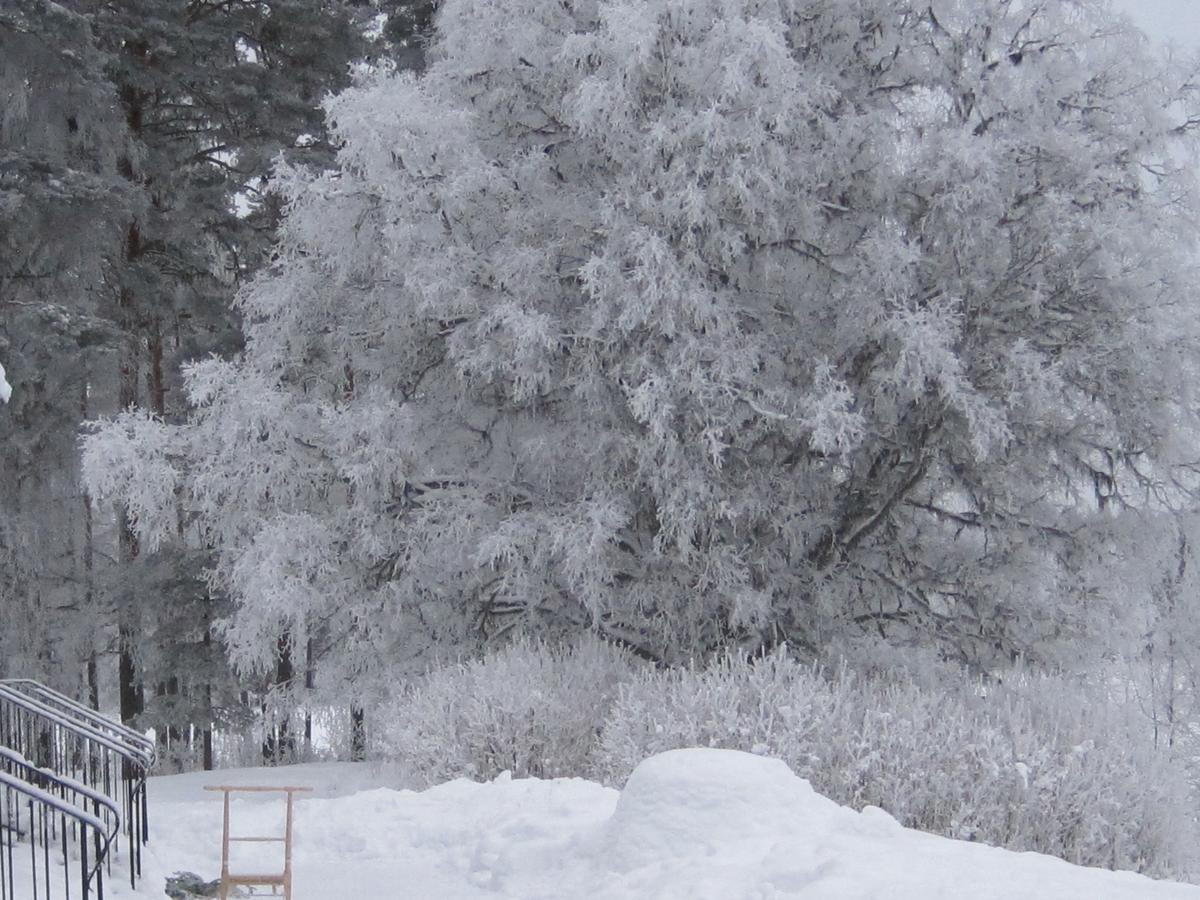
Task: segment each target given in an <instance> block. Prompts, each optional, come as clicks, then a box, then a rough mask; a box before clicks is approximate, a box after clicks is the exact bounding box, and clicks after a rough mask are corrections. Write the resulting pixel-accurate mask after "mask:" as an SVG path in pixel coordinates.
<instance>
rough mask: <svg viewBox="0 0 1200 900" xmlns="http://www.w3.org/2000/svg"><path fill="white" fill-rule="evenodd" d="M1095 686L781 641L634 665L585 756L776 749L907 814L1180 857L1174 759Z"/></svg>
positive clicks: (1111, 853)
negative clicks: (878, 660) (843, 657)
mask: <svg viewBox="0 0 1200 900" xmlns="http://www.w3.org/2000/svg"><path fill="white" fill-rule="evenodd" d="M1145 732H1146V729H1145V727H1144V725H1142V726H1141V727H1139V726H1138V724H1137V723H1136V722H1133V721H1132V720H1130V719H1128V718H1127V717H1125V716H1124V714H1123V712H1122V710H1121V709H1120V708H1119V707H1117V706H1115V705H1114V704H1113V703H1111V702H1110V701H1109V700H1108V698H1106V697H1101V696H1099V695H1098V694H1097V692H1096V691H1094V690H1092V689H1087V688H1084V687H1080V686H1077V685H1074V684H1071V683H1069V682H1066V681H1064V680H1062V679H1054V678H1049V677H1041V678H1028V679H1023V680H1018V681H1017V683H1016V684H1015V685H1014V684H1006V685H1000V686H989V689H988V690H987V691H986V692H985V691H983V690H982V689H981V687H980V686H979V684H978V683H974V684H972V683H970V682H969V681H968V680H965V679H958V680H956V681H952V682H950V683H948V684H946V685H943V686H942V689H940V690H931V689H929V688H927V687H925V688H923V687H920V686H918V685H917V684H916V683H914V682H912V681H908V680H903V679H897V678H894V677H893V678H887V677H883V676H872V677H863V676H858V675H855V674H854V673H852V672H850V671H849V670H847V669H845V668H843V669H840V670H838V671H836V672H833V673H826V672H822V671H820V670H819V669H817V668H815V667H812V666H806V665H802V664H799V663H796V662H794V661H792V660H790V659H788V658H787V657H786V656H783V655H782V654H778V655H775V656H772V657H770V658H767V659H762V660H758V661H750V660H747V659H745V658H736V657H735V658H726V659H724V660H721V661H719V662H717V663H715V664H713V665H711V666H710V667H708V668H706V669H702V670H700V669H694V668H693V669H681V670H672V671H644V672H640V673H638V674H637V675H636V676H635V677H634V678H633V679H632V680H631V681H630V682H629V683H627V684H625V685H624V686H623V687H622V689H621V692H620V698H619V699H618V701H617V702H616V703H615V704H614V706H613V707H612V709H611V710H610V712H609V717H608V721H607V724H606V726H605V728H604V731H603V733H602V736H601V748H600V751H599V754H598V758H597V766H598V771H599V773H600V774H601V775H602V777H604V778H605V779H606V780H608V781H609V782H611V783H615V784H621V783H623V782H624V779H625V778H626V777H627V776H628V774H629V772H630V771H632V769H633V767H634V766H635V765H636V764H637V763H638V762H639V761H641V760H642V759H644V758H645V757H647V756H650V755H652V754H655V753H659V752H662V751H664V750H669V749H673V748H677V747H691V746H699V747H724V748H731V749H740V750H748V751H751V752H756V753H761V754H766V755H770V756H774V757H778V758H780V759H783V760H785V761H786V762H787V763H788V764H789V765H790V766H791V767H792V769H793V770H794V771H795V772H796V773H797V774H799V775H801V776H802V777H804V778H807V779H809V780H810V781H811V782H812V783H813V786H814V787H815V788H816V789H817V790H818V791H820V792H821V793H823V794H825V795H827V796H829V797H831V798H833V799H834V800H836V801H837V802H839V803H842V804H845V805H848V806H852V807H855V808H859V809H861V808H862V807H864V806H867V805H872V806H879V807H882V808H883V809H886V810H887V811H888V812H890V813H891V814H892V815H894V816H895V817H896V818H897V819H899V820H900V821H901V823H903V824H904V825H906V826H909V827H913V828H920V829H923V830H926V831H931V832H936V833H939V834H944V835H948V836H951V837H956V838H964V839H969V840H979V841H984V842H986V843H989V844H995V845H999V846H1004V847H1009V848H1011V849H1017V850H1033V851H1037V852H1041V853H1049V854H1053V855H1055V856H1059V857H1062V858H1065V859H1067V860H1069V861H1071V862H1076V863H1080V864H1084V865H1095V866H1107V867H1111V868H1122V869H1136V870H1139V871H1142V872H1145V873H1147V874H1151V875H1157V876H1173V877H1186V876H1188V875H1189V874H1190V873H1191V871H1192V866H1191V860H1192V850H1191V848H1192V846H1194V844H1195V838H1196V836H1197V829H1196V825H1195V822H1194V820H1193V817H1192V816H1191V815H1190V813H1189V808H1190V805H1191V792H1190V790H1189V788H1188V786H1187V782H1186V778H1185V777H1184V775H1183V773H1182V771H1181V769H1180V768H1179V767H1178V766H1176V765H1174V764H1172V762H1171V761H1170V759H1169V758H1168V757H1167V756H1166V755H1165V754H1162V753H1158V752H1155V751H1154V749H1153V748H1152V747H1151V746H1150V744H1149V741H1148V738H1147V736H1146V733H1145Z"/></svg>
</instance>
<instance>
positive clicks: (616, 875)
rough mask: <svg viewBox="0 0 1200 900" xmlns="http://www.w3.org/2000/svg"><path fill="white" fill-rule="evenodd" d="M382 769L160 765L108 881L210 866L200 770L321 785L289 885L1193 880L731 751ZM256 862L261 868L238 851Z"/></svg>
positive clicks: (569, 886) (1148, 895)
mask: <svg viewBox="0 0 1200 900" xmlns="http://www.w3.org/2000/svg"><path fill="white" fill-rule="evenodd" d="M380 781H381V777H380V776H379V775H378V773H376V772H375V771H374V770H372V769H371V768H370V767H369V766H365V765H362V764H359V765H345V764H328V765H309V766H294V767H288V768H284V769H276V770H271V769H249V770H240V771H234V772H228V771H227V772H220V773H210V774H207V775H203V774H193V775H185V776H176V777H170V778H157V779H153V780H152V782H151V824H152V842H151V844H150V846H149V848H148V856H149V859H148V860H147V878H146V880H145V882H144V883H143V884H142V885H140V886H139V892H138V893H137V894H134V893H132V892H131V891H130V889H129V887H128V885H124V886H121V885H114V890H113V891H112V896H115V897H118V898H133V897H139V898H141V897H156V898H157V897H161V896H162V893H161V890H162V888H161V886H162V884H163V879H164V878H165V876H166V875H167V874H169V873H171V872H174V871H177V870H180V869H184V870H190V871H193V872H196V873H198V874H200V875H201V876H202V877H204V878H206V879H210V878H215V877H216V876H217V873H218V872H219V870H220V833H221V810H220V802H219V796H218V795H215V794H205V793H203V792H202V791H201V787H202V785H204V784H214V783H268V784H270V783H276V784H295V783H301V784H310V785H312V786H313V787H315V788H316V789H317V790H316V792H315V793H314V794H313V795H308V796H306V797H305V798H304V799H300V800H299V802H298V805H297V817H296V825H295V835H296V849H295V879H296V883H295V898H296V900H359V898H367V897H395V896H411V897H421V898H427V900H476V898H513V900H517V898H519V900H584V898H588V900H592V898H595V900H684V898H687V900H782V898H809V900H850V898H854V900H872V898H879V900H1012V898H1014V897H1020V898H1048V900H1049V898H1053V900H1200V887H1193V886H1190V885H1181V884H1171V883H1167V882H1154V881H1150V880H1149V879H1146V878H1143V877H1141V876H1138V875H1134V874H1131V873H1113V872H1107V871H1103V870H1098V869H1085V868H1081V867H1078V866H1072V865H1070V864H1068V863H1065V862H1062V861H1060V860H1055V859H1051V858H1049V857H1045V856H1038V855H1035V854H1030V853H1024V854H1022V853H1011V852H1008V851H1005V850H998V849H995V848H992V847H985V846H982V845H979V844H971V843H965V842H961V841H951V840H947V839H945V838H941V837H936V836H933V835H928V834H923V833H921V832H915V831H909V830H907V829H904V828H901V827H900V826H899V824H897V823H896V821H895V820H894V819H892V818H891V817H890V816H888V815H887V814H886V813H884V812H882V811H880V810H876V809H867V810H865V811H863V812H861V813H858V812H854V811H853V810H849V809H845V808H843V807H839V806H837V805H836V804H834V803H833V802H832V801H830V800H828V799H826V798H824V797H822V796H820V795H819V794H817V793H816V792H815V791H813V789H812V788H811V787H810V786H809V784H808V783H807V782H805V781H803V780H801V779H800V778H797V777H796V776H795V775H793V774H792V772H791V771H790V770H789V769H788V768H787V766H785V765H784V764H783V763H781V762H779V761H777V760H771V759H765V758H762V757H757V756H753V755H750V754H745V753H738V752H735V751H726V750H676V751H672V752H670V753H664V754H662V755H660V756H656V757H653V758H651V759H649V760H647V761H646V762H644V763H643V764H642V765H641V766H639V767H638V768H637V769H636V770H635V771H634V773H633V775H632V776H631V778H630V780H629V782H628V784H627V785H626V788H625V790H624V791H623V792H621V793H620V794H618V792H617V791H614V790H611V789H609V788H604V787H601V786H600V785H598V784H595V783H592V782H588V781H582V780H579V779H554V780H545V781H543V780H538V779H512V778H509V777H506V776H502V777H500V778H498V779H496V780H495V781H492V782H489V783H486V784H477V783H474V782H469V781H464V780H458V781H451V782H447V783H445V784H441V785H438V786H437V787H434V788H431V789H429V790H427V791H422V792H419V793H415V792H412V791H396V790H390V789H386V788H380V787H377V786H372V785H378V784H379V783H380ZM232 815H233V823H234V828H235V830H236V831H238V832H240V833H242V834H246V833H250V834H267V833H270V832H271V831H272V830H273V829H277V828H279V827H280V826H281V825H282V803H281V802H280V800H279V799H278V798H277V797H275V798H271V797H269V796H263V795H255V796H249V795H248V796H246V797H244V798H239V799H237V800H235V801H234V803H233V809H232ZM271 847H273V845H268V846H267V847H264V846H263V845H256V846H252V847H250V848H249V849H248V850H246V852H247V853H249V854H253V853H260V854H269V853H270V852H272V850H271V849H270V848H271ZM276 852H277V851H276ZM260 865H265V866H266V867H267V868H268V869H269V868H270V867H271V866H270V860H269V859H268V858H267V857H266V856H263V857H261V858H252V857H250V856H247V857H245V858H243V859H242V860H241V868H243V869H244V870H248V869H249V868H250V867H252V866H253V867H254V868H258V867H259V866H260ZM235 868H237V866H235Z"/></svg>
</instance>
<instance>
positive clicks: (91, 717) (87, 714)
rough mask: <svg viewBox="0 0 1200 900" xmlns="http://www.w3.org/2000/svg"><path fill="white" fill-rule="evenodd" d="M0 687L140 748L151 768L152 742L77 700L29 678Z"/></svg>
mask: <svg viewBox="0 0 1200 900" xmlns="http://www.w3.org/2000/svg"><path fill="white" fill-rule="evenodd" d="M0 687H8V688H12V689H13V690H17V691H20V692H22V693H24V694H26V695H31V696H33V698H34V699H37V700H41V701H42V702H43V703H45V704H47V705H51V706H59V707H61V708H62V711H63V712H67V713H70V714H71V715H73V716H74V717H75V718H76V719H82V720H84V721H85V722H87V723H88V724H90V725H92V726H93V727H95V728H99V729H101V730H106V731H108V732H110V733H112V734H113V735H114V736H115V737H119V738H121V739H122V740H123V741H124V742H126V743H128V744H130V745H133V746H137V747H141V748H142V750H143V752H144V754H145V755H146V756H147V757H148V758H149V760H150V764H149V768H153V766H154V762H155V760H156V758H157V754H158V750H157V748H156V747H155V746H154V741H152V740H151V739H150V738H148V737H146V736H145V735H144V734H142V733H141V732H140V731H137V730H135V729H133V728H130V727H129V726H128V725H126V724H124V723H123V722H118V721H117V720H115V719H111V718H109V717H108V716H106V715H104V714H102V713H99V712H97V711H96V710H94V709H92V708H91V707H90V706H85V705H84V704H82V703H80V702H79V701H78V700H75V699H73V698H72V697H69V696H67V695H66V694H63V693H60V692H59V691H56V690H54V689H53V688H48V687H46V686H45V685H44V684H42V683H40V682H37V681H34V680H33V679H32V678H0Z"/></svg>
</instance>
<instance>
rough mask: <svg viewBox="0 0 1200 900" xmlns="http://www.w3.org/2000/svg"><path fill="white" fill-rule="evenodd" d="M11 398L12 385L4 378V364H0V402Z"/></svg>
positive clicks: (5, 401)
mask: <svg viewBox="0 0 1200 900" xmlns="http://www.w3.org/2000/svg"><path fill="white" fill-rule="evenodd" d="M10 399H12V385H11V384H9V383H8V381H7V380H6V378H5V372H4V366H3V365H2V364H0V403H7V402H8V401H9V400H10Z"/></svg>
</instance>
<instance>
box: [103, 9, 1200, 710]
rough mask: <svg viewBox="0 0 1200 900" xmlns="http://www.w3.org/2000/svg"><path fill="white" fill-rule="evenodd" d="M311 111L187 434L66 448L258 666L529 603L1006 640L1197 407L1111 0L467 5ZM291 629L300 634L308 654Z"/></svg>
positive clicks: (106, 438)
mask: <svg viewBox="0 0 1200 900" xmlns="http://www.w3.org/2000/svg"><path fill="white" fill-rule="evenodd" d="M436 24H437V39H436V41H435V43H434V44H433V46H432V47H431V49H430V57H429V63H430V64H429V67H428V69H427V70H426V71H425V73H424V74H423V75H422V76H421V77H419V78H418V77H413V76H411V75H394V76H393V75H376V76H373V77H369V78H365V79H364V80H362V81H361V82H360V83H359V84H357V85H356V86H355V87H354V88H353V89H351V90H349V91H347V92H345V93H344V94H342V95H341V96H340V97H338V98H336V99H335V100H333V101H331V102H330V103H329V104H328V105H327V112H328V116H329V120H330V122H331V124H332V126H333V128H334V131H335V137H336V141H337V143H338V145H339V147H340V150H339V154H338V168H337V171H335V172H330V173H326V174H321V175H314V174H312V173H310V172H306V171H304V170H300V169H294V168H287V167H284V168H282V169H281V170H280V171H278V173H277V177H276V181H275V187H276V189H278V190H279V191H281V192H282V194H283V195H284V196H285V198H286V207H287V218H286V221H285V225H284V227H283V231H282V237H281V241H280V244H279V246H278V249H277V254H276V258H275V261H274V264H273V265H272V267H271V268H270V270H269V272H267V273H266V274H264V275H263V276H261V277H260V278H258V279H257V280H256V281H255V282H254V283H253V284H252V285H251V286H250V287H249V288H247V289H246V290H244V291H243V292H242V293H241V294H240V296H239V301H238V302H239V306H240V309H241V311H242V312H243V314H244V315H245V317H246V321H247V328H248V338H247V344H246V350H245V352H244V354H243V355H242V356H241V357H239V358H238V359H237V360H235V361H233V362H216V361H213V362H206V363H202V364H199V365H197V366H195V367H193V368H192V369H191V371H190V374H189V377H188V390H189V393H190V398H191V400H192V402H193V404H194V407H195V408H194V411H193V414H192V416H191V418H190V420H189V422H188V423H187V424H186V425H184V426H182V427H179V428H166V427H163V425H162V424H161V423H159V422H157V421H154V420H153V419H151V418H149V417H146V416H138V415H131V416H126V417H123V418H120V419H118V420H116V421H115V422H113V423H112V424H110V425H109V426H108V427H107V428H106V429H104V431H103V432H102V433H101V434H100V435H99V436H97V437H96V438H95V439H93V440H92V441H90V442H89V444H88V447H87V466H88V471H89V474H90V478H91V482H92V484H93V485H94V487H95V488H96V489H97V490H100V491H104V492H107V493H112V494H115V495H117V496H119V497H120V498H121V499H123V500H124V502H125V503H126V504H127V506H128V509H129V511H130V515H131V517H132V521H133V522H134V526H135V528H136V530H137V532H138V533H139V535H140V537H141V539H142V540H143V541H144V542H146V543H147V544H149V545H153V544H154V543H155V542H156V541H157V540H159V539H160V537H161V536H162V535H164V534H165V533H166V532H168V531H169V530H170V529H173V528H175V527H176V526H177V524H178V523H177V519H176V517H175V509H176V504H175V498H176V492H177V491H178V490H180V489H182V490H183V491H184V492H185V494H186V497H187V503H188V504H189V509H190V511H191V514H192V518H191V519H190V520H189V527H192V528H195V529H196V530H197V531H198V532H199V533H200V534H202V535H203V540H204V541H206V542H208V543H210V544H211V545H212V546H213V547H215V548H216V551H217V559H216V563H215V567H214V570H213V575H214V578H215V579H216V580H217V581H218V582H219V583H220V584H221V585H222V586H224V587H227V588H228V589H229V590H230V591H231V593H232V595H233V596H234V599H235V602H236V604H237V607H238V608H237V612H236V614H235V615H234V617H233V618H232V619H231V620H230V622H229V624H228V629H227V632H226V634H227V637H228V639H229V641H230V645H231V648H232V650H233V651H234V654H235V658H236V659H237V660H238V661H239V662H240V663H242V664H243V665H246V666H250V667H253V666H255V665H258V666H262V667H265V666H267V665H269V664H270V661H271V659H272V658H273V656H274V655H275V654H276V652H277V642H278V640H279V636H280V634H282V633H286V634H288V635H291V636H292V639H293V640H294V641H301V640H309V639H311V640H313V641H314V642H315V652H314V656H315V660H316V662H315V664H316V665H317V666H318V667H320V668H323V669H324V670H325V672H326V674H327V676H328V677H327V678H326V679H325V683H326V684H328V685H331V686H334V687H336V686H337V685H340V684H341V683H342V681H343V679H362V678H363V677H364V676H367V675H369V674H371V673H373V672H374V673H379V674H381V675H384V674H386V673H388V672H390V671H392V670H394V668H395V667H396V666H397V665H401V664H403V663H404V662H405V661H410V660H412V659H413V658H414V657H417V658H419V657H420V655H421V654H422V653H424V652H426V651H427V650H429V649H430V648H435V647H437V646H444V645H446V644H450V643H457V642H463V641H470V640H473V639H476V638H478V637H480V636H487V635H493V634H496V633H497V632H499V631H502V630H505V629H507V628H510V627H512V626H513V625H516V624H519V623H529V624H532V625H537V626H542V627H550V628H561V629H583V628H591V629H595V630H598V631H599V632H601V633H602V634H605V635H607V636H609V637H611V638H613V639H616V640H618V641H621V642H623V643H625V644H626V645H628V646H631V647H633V648H635V649H637V650H638V651H639V652H641V653H643V654H645V655H647V656H652V657H655V658H671V657H673V656H678V655H680V654H685V653H691V652H695V651H697V650H701V651H702V650H705V649H707V648H712V647H717V646H721V645H728V644H731V643H738V644H748V645H756V646H761V645H770V644H774V643H776V642H778V641H780V640H782V639H786V640H788V641H790V642H792V643H794V644H800V645H804V646H809V647H814V648H819V647H821V646H824V645H825V644H826V643H827V642H829V641H831V640H834V639H844V638H852V637H853V636H854V635H855V634H858V633H861V632H863V631H864V630H870V631H872V632H877V633H883V634H884V635H886V636H887V637H889V638H894V639H898V640H908V639H914V638H915V639H922V640H937V641H939V642H941V644H942V646H944V647H945V648H946V649H947V650H948V651H949V652H952V653H954V654H955V655H958V656H962V657H965V658H968V659H971V660H976V661H986V660H988V659H990V658H992V657H993V656H994V655H995V654H996V653H1005V654H1008V653H1016V652H1032V651H1046V650H1047V648H1048V646H1049V644H1050V643H1051V642H1053V641H1055V640H1058V639H1061V638H1063V637H1066V636H1073V635H1077V634H1083V633H1086V631H1087V628H1088V626H1089V624H1091V623H1095V622H1096V621H1097V619H1099V618H1101V617H1103V616H1104V615H1106V614H1107V613H1108V611H1109V610H1110V607H1109V606H1107V605H1106V600H1107V599H1109V598H1108V597H1107V596H1106V593H1105V583H1104V580H1103V579H1102V578H1099V577H1088V578H1082V577H1081V573H1084V572H1091V571H1094V570H1095V569H1096V568H1097V567H1098V566H1100V565H1103V564H1104V562H1105V560H1106V559H1108V558H1109V554H1108V553H1107V552H1106V551H1105V549H1104V547H1103V546H1101V544H1100V543H1099V541H1100V536H1101V535H1102V534H1104V533H1106V532H1104V531H1103V529H1101V528H1100V527H1098V526H1096V523H1099V525H1106V524H1107V520H1108V519H1110V518H1111V516H1112V515H1113V513H1114V511H1115V510H1117V509H1118V508H1120V507H1122V506H1124V505H1129V504H1137V503H1139V502H1141V501H1142V500H1143V499H1144V498H1145V497H1146V496H1150V495H1152V494H1153V491H1154V489H1155V488H1156V485H1157V483H1158V481H1159V480H1161V479H1163V478H1164V477H1165V476H1166V474H1167V473H1169V472H1170V471H1171V467H1172V466H1173V465H1174V463H1175V462H1176V457H1177V455H1178V452H1177V451H1178V448H1179V447H1181V446H1183V444H1184V443H1185V442H1186V441H1187V440H1188V439H1189V438H1190V436H1191V435H1192V434H1193V430H1192V425H1193V419H1192V403H1191V400H1190V397H1191V389H1190V384H1192V383H1194V374H1195V366H1194V353H1195V349H1196V343H1195V337H1196V334H1195V331H1196V326H1195V315H1194V311H1193V309H1192V307H1191V303H1190V290H1191V284H1192V281H1193V274H1194V271H1193V258H1194V256H1195V250H1196V247H1195V237H1196V231H1195V225H1194V222H1193V218H1192V211H1193V210H1194V208H1195V201H1196V199H1197V197H1196V193H1195V186H1194V184H1193V179H1192V175H1191V167H1192V156H1191V148H1190V136H1191V129H1192V126H1193V125H1194V124H1195V122H1196V121H1197V120H1196V119H1195V118H1193V116H1192V115H1191V113H1190V110H1191V108H1192V106H1191V101H1192V96H1191V94H1192V91H1193V87H1194V85H1193V83H1192V82H1191V81H1190V80H1189V78H1188V73H1187V72H1182V71H1176V70H1175V69H1174V68H1171V67H1170V66H1169V65H1168V64H1166V63H1164V62H1162V61H1160V60H1158V59H1156V58H1154V57H1153V56H1152V55H1151V54H1150V52H1149V51H1148V49H1147V48H1146V46H1145V44H1144V41H1143V40H1142V39H1141V38H1140V36H1139V35H1138V34H1137V33H1136V32H1133V31H1132V30H1130V29H1129V28H1128V27H1127V26H1126V25H1124V24H1123V23H1122V22H1121V21H1120V20H1119V19H1116V18H1115V17H1114V16H1112V15H1111V14H1110V13H1109V12H1108V11H1106V10H1104V9H1103V8H1102V7H1100V5H1098V4H1087V5H1084V4H1076V3H1070V2H1062V0H1053V2H1044V3H1038V4H1027V3H1019V2H1011V0H977V2H970V3H958V2H953V0H934V2H927V0H924V2H920V3H917V2H908V0H853V2H830V0H694V2H688V3H679V2H673V0H638V2H618V0H561V2H560V0H553V2H551V0H521V2H514V0H504V2H500V0H446V2H445V3H444V4H443V5H442V7H441V10H440V13H439V16H438V19H437V23H436ZM297 646H299V644H297Z"/></svg>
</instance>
